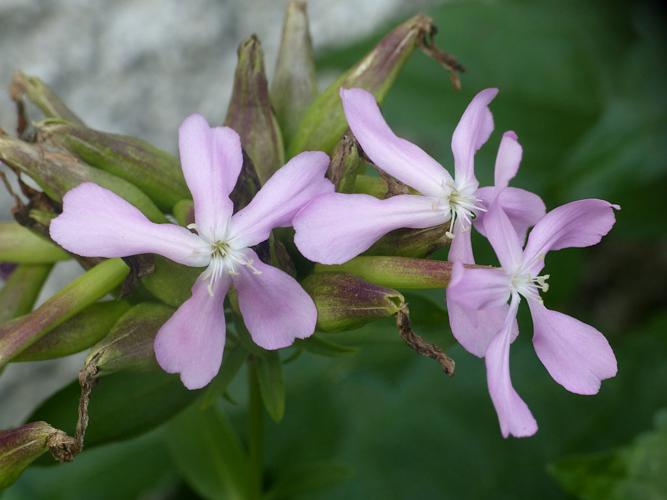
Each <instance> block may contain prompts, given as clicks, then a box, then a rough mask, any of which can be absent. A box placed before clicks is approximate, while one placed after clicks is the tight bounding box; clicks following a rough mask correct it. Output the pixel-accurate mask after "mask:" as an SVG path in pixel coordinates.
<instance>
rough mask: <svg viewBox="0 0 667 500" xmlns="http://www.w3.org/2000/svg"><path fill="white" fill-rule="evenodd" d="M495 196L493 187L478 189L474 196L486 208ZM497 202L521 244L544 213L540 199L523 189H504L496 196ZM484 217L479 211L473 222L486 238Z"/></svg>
mask: <svg viewBox="0 0 667 500" xmlns="http://www.w3.org/2000/svg"><path fill="white" fill-rule="evenodd" d="M495 195H496V191H495V189H494V188H493V187H484V188H480V189H478V190H477V193H476V196H477V197H478V198H479V199H480V200H482V203H483V204H484V206H486V207H489V206H491V204H492V201H493V199H494V198H495ZM498 202H499V203H500V206H501V207H502V209H503V211H504V212H505V214H506V215H507V217H508V218H509V220H510V222H511V223H512V226H513V227H514V230H515V231H516V233H517V235H518V236H519V241H521V242H523V241H525V240H526V233H527V232H528V229H529V228H531V227H533V226H534V225H535V224H537V222H538V221H539V220H540V219H541V218H542V217H544V214H545V212H546V208H545V206H544V202H543V201H542V198H540V197H539V196H537V195H536V194H535V193H531V192H530V191H526V190H524V189H519V188H512V187H508V188H504V189H502V190H500V192H499V194H498ZM485 217H486V213H485V212H482V211H480V212H479V213H478V214H477V218H476V219H475V221H474V225H475V229H477V230H478V231H479V232H480V233H481V234H483V235H484V236H486V231H485V230H484V219H485Z"/></svg>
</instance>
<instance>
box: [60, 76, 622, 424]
mask: <svg viewBox="0 0 667 500" xmlns="http://www.w3.org/2000/svg"><path fill="white" fill-rule="evenodd" d="M496 94H497V90H496V89H487V90H484V91H482V92H480V93H479V94H478V95H477V96H475V98H474V99H473V100H472V102H471V103H470V105H469V106H468V108H467V109H466V111H465V112H464V114H463V116H462V118H461V120H460V122H459V124H458V126H457V128H456V130H455V131H454V134H453V138H452V152H453V155H454V176H453V177H452V175H450V173H449V172H448V171H447V170H446V169H444V168H443V167H442V166H441V165H440V164H439V163H438V162H436V161H435V160H434V159H433V158H431V157H430V156H429V155H428V154H427V153H426V152H424V151H423V150H422V149H420V148H419V147H418V146H416V145H414V144H412V143H410V142H408V141H407V140H405V139H402V138H400V137H398V136H396V135H395V134H394V133H393V132H392V130H391V129H390V128H389V126H388V125H387V124H386V122H385V120H384V118H383V117H382V114H381V112H380V110H379V108H378V105H377V102H376V100H375V98H374V97H373V95H372V94H370V93H369V92H367V91H365V90H362V89H359V88H352V89H341V93H340V95H341V100H342V104H343V109H344V112H345V116H346V119H347V122H348V124H349V127H350V129H351V131H352V133H353V134H354V137H355V138H356V140H357V141H358V143H359V145H360V146H361V148H362V149H363V151H364V153H365V154H366V155H367V157H368V158H369V159H370V160H371V161H372V162H373V163H374V164H375V166H376V167H377V168H379V169H380V170H382V171H383V172H384V173H385V174H387V175H389V176H391V177H393V178H395V179H396V180H398V181H400V182H401V183H403V184H405V185H407V186H408V187H409V188H411V191H410V193H411V194H400V195H395V196H391V197H388V198H385V199H379V198H375V197H373V196H370V195H367V194H344V193H337V192H334V187H333V185H332V183H331V182H329V181H328V180H327V179H326V178H325V173H326V171H327V167H328V165H329V160H328V157H327V155H325V154H324V153H321V152H304V153H300V154H298V155H296V156H294V157H293V158H292V159H291V160H290V161H289V162H287V164H286V165H285V166H284V167H282V168H280V169H279V170H278V171H277V172H276V173H275V174H273V176H272V177H271V178H269V179H268V180H267V181H266V182H265V184H264V186H263V187H262V188H261V190H259V192H258V193H257V194H256V195H255V197H254V199H253V200H252V201H251V202H250V203H249V204H248V205H247V206H245V207H244V208H242V209H241V210H239V211H237V212H236V213H233V209H234V206H233V203H232V201H231V199H230V194H231V192H232V190H233V189H234V186H235V184H236V182H237V178H238V177H239V174H240V172H241V167H242V164H243V153H242V149H241V143H240V140H239V136H238V134H237V133H236V132H235V131H234V130H232V129H231V128H227V127H217V128H211V127H209V125H208V124H207V123H206V121H205V119H204V118H203V117H201V116H199V115H193V116H190V117H189V118H187V119H186V120H185V121H184V123H183V125H182V126H181V128H180V131H179V149H180V157H181V164H182V169H183V174H184V176H185V180H186V182H187V186H188V188H189V190H190V192H191V194H192V198H193V201H194V214H195V223H194V224H192V225H190V226H188V228H187V229H186V228H184V227H181V226H178V225H175V224H156V223H154V222H151V221H149V220H148V219H147V218H146V217H145V216H144V215H143V214H142V213H141V212H140V211H139V210H138V209H136V208H135V207H134V206H133V205H131V204H130V203H129V202H127V201H125V200H124V199H123V198H121V197H119V196H117V195H116V194H114V193H113V192H111V191H109V190H107V189H105V188H102V187H100V186H98V185H96V184H93V183H89V182H88V183H84V184H81V185H79V186H78V187H76V188H74V189H72V190H71V191H69V192H68V193H67V195H66V196H65V197H64V200H63V213H62V214H61V215H60V216H58V217H57V218H56V219H54V220H53V221H52V223H51V226H50V232H51V236H52V238H53V239H54V240H55V241H56V242H58V243H59V244H60V245H61V246H63V247H64V248H65V249H67V250H69V251H71V252H73V253H76V254H78V255H81V256H86V257H127V256H131V255H136V254H142V253H154V254H159V255H162V256H164V257H167V258H169V259H171V260H173V261H175V262H177V263H180V264H183V265H186V266H191V267H201V268H203V269H204V271H203V272H202V273H201V275H200V277H199V279H198V280H197V281H196V283H195V285H194V286H193V288H192V296H191V297H190V299H188V300H187V301H186V302H184V303H183V304H182V305H181V306H180V307H179V309H178V310H177V311H176V312H175V313H174V314H173V316H172V317H171V318H170V319H169V320H168V321H167V322H166V323H165V324H164V325H163V326H162V328H161V329H160V331H159V333H158V335H157V337H156V339H155V354H156V358H157V360H158V362H159V364H160V366H161V367H162V368H163V369H164V370H166V371H167V372H170V373H179V374H180V376H181V379H182V381H183V383H184V384H185V385H186V386H187V387H188V388H190V389H195V388H200V387H203V386H205V385H207V384H208V383H209V382H210V381H211V380H212V378H213V377H214V376H215V375H216V373H217V372H218V370H219V368H220V365H221V362H222V357H223V351H224V344H225V314H224V308H223V302H224V298H225V296H226V295H227V293H228V292H229V290H230V288H231V287H233V288H234V289H235V291H236V295H237V297H238V307H239V309H240V312H241V314H242V316H243V320H244V322H245V325H246V327H247V329H248V331H249V333H250V335H251V337H252V339H253V341H254V342H255V343H256V344H258V345H259V346H261V347H263V348H265V349H280V348H283V347H286V346H289V345H290V344H292V343H293V342H294V340H295V339H303V338H306V337H308V336H310V335H312V333H313V332H314V330H315V326H316V319H317V311H316V307H315V304H314V303H313V300H312V299H311V298H310V297H309V295H308V294H307V293H306V292H305V291H304V290H303V288H302V287H301V285H300V284H299V283H298V282H297V281H296V280H295V279H294V278H293V277H291V276H290V275H288V274H287V273H285V272H283V271H281V270H279V269H277V268H275V267H272V266H270V265H268V264H265V263H263V262H262V261H261V260H260V259H259V257H258V256H257V253H256V252H255V251H254V250H253V247H254V246H256V245H258V244H259V243H261V242H263V241H266V240H267V239H268V238H269V236H270V233H271V231H272V230H273V229H274V228H278V227H290V226H292V227H294V230H295V237H294V242H295V244H296V246H297V248H298V249H299V251H300V252H301V253H302V254H303V255H304V256H305V257H306V258H308V259H309V260H311V261H314V262H318V263H322V264H340V263H344V262H346V261H348V260H350V259H352V258H354V257H356V256H358V255H360V254H361V253H363V252H365V251H366V250H368V249H369V248H370V247H371V246H372V245H373V244H374V243H375V242H376V241H378V240H379V239H380V238H381V237H382V236H384V235H386V234H387V233H389V232H390V231H393V230H395V229H399V228H415V229H417V228H430V227H435V226H443V225H444V226H446V228H447V236H448V237H449V238H450V239H451V247H450V251H449V260H450V261H451V262H453V263H454V269H453V275H452V280H451V283H450V286H449V287H448V288H447V292H446V302H447V308H448V312H449V319H450V325H451V328H452V332H453V334H454V336H455V337H456V338H457V339H458V341H459V342H460V343H461V344H462V345H463V347H465V348H466V349H467V350H468V351H470V352H471V353H473V354H475V355H477V356H480V357H483V358H484V359H485V362H486V367H487V376H488V385H489V392H490V394H491V398H492V401H493V404H494V405H495V408H496V411H497V413H498V417H499V420H500V426H501V430H502V433H503V435H504V436H508V435H510V434H511V435H514V436H527V435H531V434H533V433H534V432H535V431H536V429H537V425H536V423H535V420H534V418H533V416H532V414H531V413H530V411H529V410H528V407H527V406H526V404H525V403H524V402H523V401H522V400H521V398H520V397H519V396H518V394H517V393H516V392H515V391H514V389H513V388H512V385H511V380H510V372H509V347H510V344H511V342H512V341H513V340H514V338H515V337H516V336H517V334H518V327H517V322H516V314H517V310H518V306H519V302H520V300H521V297H523V298H525V299H526V301H527V302H528V305H529V307H530V310H531V314H532V316H533V322H534V325H535V333H534V337H533V343H534V345H535V350H536V352H537V355H538V356H539V358H540V360H541V361H542V363H543V364H544V365H545V367H546V368H547V370H548V371H549V373H550V374H551V375H552V377H553V378H554V379H555V380H556V381H557V382H558V383H560V384H562V385H563V386H564V387H565V388H567V389H568V390H570V391H572V392H576V393H579V394H593V393H595V392H597V391H598V390H599V387H600V381H601V380H603V379H606V378H609V377H612V376H614V375H615V373H616V360H615V358H614V355H613V352H612V351H611V348H610V347H609V344H608V343H607V341H606V340H605V338H604V337H603V336H602V334H600V333H599V332H598V331H597V330H595V329H594V328H592V327H591V326H588V325H585V324H583V323H581V322H579V321H577V320H576V319H574V318H571V317H569V316H566V315H563V314H561V313H557V312H554V311H550V310H549V309H547V308H546V307H545V306H544V305H543V303H542V299H541V296H540V292H546V291H547V289H548V282H547V280H548V278H549V275H547V274H541V272H542V269H543V267H544V258H545V255H546V253H547V252H549V251H551V250H559V249H561V248H566V247H584V246H589V245H593V244H596V243H598V242H599V241H600V239H601V237H602V236H604V235H605V234H606V233H607V232H608V231H609V230H610V229H611V227H612V225H613V224H614V214H613V210H614V209H615V208H618V207H617V206H615V205H611V204H610V203H608V202H605V201H602V200H582V201H577V202H573V203H569V204H567V205H564V206H561V207H559V208H556V209H554V210H552V211H550V212H549V213H546V214H545V212H546V210H545V206H544V203H543V202H542V200H541V199H540V197H539V196H537V195H535V194H533V193H530V192H528V191H525V190H522V189H518V188H514V187H509V186H508V184H509V181H510V180H511V179H512V178H513V177H514V176H515V175H516V173H517V170H518V168H519V163H520V161H521V156H522V148H521V145H520V144H519V142H518V138H517V135H516V134H515V133H514V132H505V134H504V135H503V137H502V141H501V143H500V147H499V150H498V155H497V159H496V164H495V182H494V185H493V186H489V187H481V188H480V187H479V182H478V181H477V178H476V177H475V171H474V164H475V154H476V152H477V150H479V149H480V147H481V146H482V145H483V144H484V143H485V142H486V141H487V140H488V139H489V136H490V134H491V132H492V131H493V118H492V115H491V112H490V110H489V104H490V103H491V101H492V100H493V99H494V97H495V96H496ZM473 227H474V228H475V229H476V230H477V231H479V232H480V233H481V234H482V235H484V236H485V237H486V238H487V239H488V240H489V242H490V243H491V245H492V246H493V248H494V250H495V251H496V254H497V255H498V259H499V261H500V265H501V267H499V268H490V267H481V266H475V260H474V257H473V251H472V244H471V230H472V228H473ZM531 228H532V230H531ZM529 230H530V233H529V234H528V231H529ZM527 234H528V237H527V241H526V244H525V247H524V248H523V249H522V246H523V242H524V241H525V240H526V235H527Z"/></svg>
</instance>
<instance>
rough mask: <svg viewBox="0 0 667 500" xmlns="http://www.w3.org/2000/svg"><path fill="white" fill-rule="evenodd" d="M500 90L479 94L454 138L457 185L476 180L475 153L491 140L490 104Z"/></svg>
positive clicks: (453, 148)
mask: <svg viewBox="0 0 667 500" xmlns="http://www.w3.org/2000/svg"><path fill="white" fill-rule="evenodd" d="M497 94H498V89H493V88H492V89H485V90H482V91H481V92H480V93H478V94H477V95H476V96H475V97H474V98H473V100H472V101H471V102H470V104H468V107H467V108H466V110H465V111H464V112H463V116H461V120H460V121H459V124H458V125H457V126H456V130H454V135H453V136H452V152H453V153H454V168H455V171H456V175H455V178H456V183H457V184H469V183H471V182H476V180H475V172H474V168H475V153H476V152H477V150H478V149H479V148H481V147H482V145H483V144H484V143H485V142H486V141H487V140H489V136H490V135H491V132H492V131H493V115H491V111H490V110H489V104H490V103H491V101H493V98H494V97H496V95H497Z"/></svg>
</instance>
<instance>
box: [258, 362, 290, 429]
mask: <svg viewBox="0 0 667 500" xmlns="http://www.w3.org/2000/svg"><path fill="white" fill-rule="evenodd" d="M254 363H255V364H256V366H257V381H258V382H259V393H260V394H261V396H262V401H263V403H264V408H266V411H267V413H268V414H269V415H270V417H271V418H272V419H273V420H274V421H276V422H280V421H281V420H282V418H283V415H284V414H285V382H284V381H283V367H282V363H281V361H280V354H278V352H277V351H267V352H266V354H265V355H264V356H260V357H257V358H255V360H254Z"/></svg>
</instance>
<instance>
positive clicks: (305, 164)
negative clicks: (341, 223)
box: [230, 151, 334, 247]
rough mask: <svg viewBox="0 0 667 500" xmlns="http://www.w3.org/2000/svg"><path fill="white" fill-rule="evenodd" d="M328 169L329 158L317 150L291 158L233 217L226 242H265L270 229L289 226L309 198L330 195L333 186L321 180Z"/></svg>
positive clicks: (246, 243)
mask: <svg viewBox="0 0 667 500" xmlns="http://www.w3.org/2000/svg"><path fill="white" fill-rule="evenodd" d="M328 166H329V157H328V156H327V155H325V154H324V153H321V152H319V151H306V152H304V153H301V154H299V155H297V156H295V157H294V158H292V159H291V160H290V161H288V162H287V164H286V165H285V166H284V167H282V168H281V169H280V170H278V171H277V172H276V173H275V174H273V176H272V177H271V178H270V179H269V180H268V181H267V182H266V184H264V186H263V187H262V189H260V190H259V192H258V193H257V194H256V195H255V197H254V198H253V200H252V201H251V202H250V203H249V204H248V205H247V206H246V207H244V208H243V209H242V210H240V211H239V212H237V213H236V214H234V216H233V217H232V221H231V224H230V239H236V240H237V241H238V243H239V245H240V246H243V247H250V246H253V245H257V244H258V243H261V242H262V241H265V240H267V239H268V237H269V234H270V233H271V230H272V229H273V228H275V227H286V226H290V225H291V224H292V219H293V218H294V216H295V215H296V213H297V212H298V211H299V210H301V208H303V207H304V206H305V205H307V204H308V203H309V202H310V201H311V200H312V199H313V198H316V197H317V196H320V195H322V194H327V193H332V192H333V190H334V187H333V184H331V182H330V181H329V180H328V179H325V177H324V174H325V173H326V170H327V167H328Z"/></svg>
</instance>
